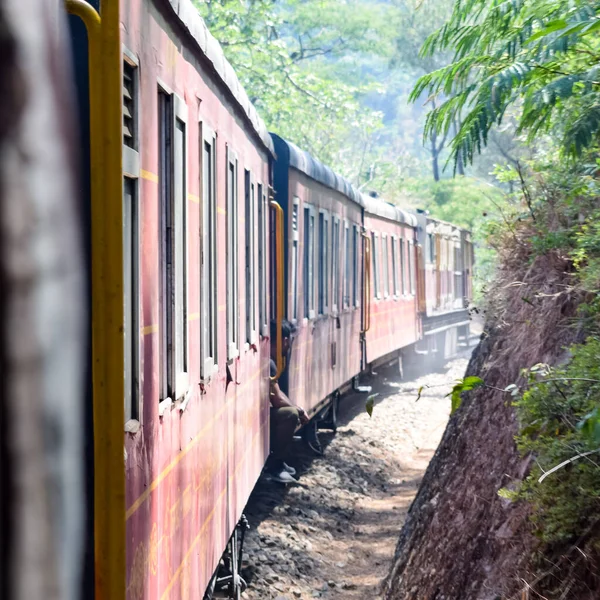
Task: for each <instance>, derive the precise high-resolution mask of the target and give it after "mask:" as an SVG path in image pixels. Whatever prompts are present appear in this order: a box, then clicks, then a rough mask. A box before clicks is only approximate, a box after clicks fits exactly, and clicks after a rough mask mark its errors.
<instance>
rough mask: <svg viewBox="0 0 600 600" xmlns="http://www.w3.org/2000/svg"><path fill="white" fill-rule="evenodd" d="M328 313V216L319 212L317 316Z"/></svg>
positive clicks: (322, 211)
mask: <svg viewBox="0 0 600 600" xmlns="http://www.w3.org/2000/svg"><path fill="white" fill-rule="evenodd" d="M328 312H329V215H328V214H327V212H326V211H324V210H320V211H319V314H320V315H326V314H327V313H328Z"/></svg>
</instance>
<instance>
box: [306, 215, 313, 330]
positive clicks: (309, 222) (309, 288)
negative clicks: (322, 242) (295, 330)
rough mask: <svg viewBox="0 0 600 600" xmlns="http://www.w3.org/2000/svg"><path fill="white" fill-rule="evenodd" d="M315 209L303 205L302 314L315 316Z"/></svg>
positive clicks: (308, 316) (310, 317)
mask: <svg viewBox="0 0 600 600" xmlns="http://www.w3.org/2000/svg"><path fill="white" fill-rule="evenodd" d="M314 265H315V211H314V208H313V207H312V206H306V205H305V206H304V276H303V279H304V316H305V317H306V318H308V319H313V318H314V316H315V280H314Z"/></svg>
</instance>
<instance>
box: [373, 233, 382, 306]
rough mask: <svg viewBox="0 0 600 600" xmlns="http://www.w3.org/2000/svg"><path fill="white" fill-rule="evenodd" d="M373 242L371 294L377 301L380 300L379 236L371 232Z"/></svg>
mask: <svg viewBox="0 0 600 600" xmlns="http://www.w3.org/2000/svg"><path fill="white" fill-rule="evenodd" d="M371 239H372V241H373V259H372V263H373V292H374V296H375V298H376V299H377V300H381V277H380V272H379V234H378V233H375V232H374V231H373V232H371Z"/></svg>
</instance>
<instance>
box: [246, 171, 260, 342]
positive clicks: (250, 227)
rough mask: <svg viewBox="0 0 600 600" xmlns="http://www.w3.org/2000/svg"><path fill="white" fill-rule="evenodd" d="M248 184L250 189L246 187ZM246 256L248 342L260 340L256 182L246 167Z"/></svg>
mask: <svg viewBox="0 0 600 600" xmlns="http://www.w3.org/2000/svg"><path fill="white" fill-rule="evenodd" d="M246 185H248V189H246ZM244 219H245V225H246V227H245V233H244V244H245V247H244V250H245V252H244V258H245V261H244V262H245V271H244V272H245V276H246V285H245V290H246V302H245V304H246V343H247V344H249V345H251V346H252V345H254V344H256V342H257V341H258V330H257V325H256V323H257V318H256V291H257V290H256V264H255V263H256V184H255V182H254V177H253V176H252V171H250V169H244Z"/></svg>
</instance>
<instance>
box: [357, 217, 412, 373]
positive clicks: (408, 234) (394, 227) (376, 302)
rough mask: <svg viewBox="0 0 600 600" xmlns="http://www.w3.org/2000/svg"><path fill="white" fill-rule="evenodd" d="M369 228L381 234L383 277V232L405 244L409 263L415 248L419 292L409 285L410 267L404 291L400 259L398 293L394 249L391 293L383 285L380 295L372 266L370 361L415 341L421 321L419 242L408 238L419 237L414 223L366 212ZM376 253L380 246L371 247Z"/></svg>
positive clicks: (382, 271) (368, 358) (379, 256)
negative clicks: (416, 235)
mask: <svg viewBox="0 0 600 600" xmlns="http://www.w3.org/2000/svg"><path fill="white" fill-rule="evenodd" d="M365 231H366V234H367V235H368V236H369V238H371V234H372V233H376V234H378V235H379V248H378V260H379V265H380V273H379V276H380V278H383V276H384V270H383V268H382V265H383V259H384V253H383V244H382V243H381V240H382V236H383V235H387V236H388V237H387V240H388V244H389V238H390V237H391V236H395V237H396V238H397V239H398V242H400V240H401V241H402V243H403V244H404V253H405V255H406V265H408V264H409V262H408V254H407V253H408V252H409V248H410V249H411V250H410V251H411V252H413V265H415V266H414V274H415V280H414V289H415V293H414V294H413V293H411V290H410V289H409V275H408V269H406V270H405V273H404V278H405V283H404V287H405V289H406V290H407V293H405V294H402V285H401V276H402V269H401V265H400V260H397V261H396V276H397V278H398V288H399V293H398V295H395V294H394V286H393V273H392V265H393V261H392V258H391V253H390V254H389V261H388V289H389V295H388V296H387V297H385V295H384V293H383V289H384V286H383V284H381V285H380V287H381V290H382V292H381V294H380V297H377V290H376V289H375V270H374V268H373V266H372V267H371V327H370V329H369V331H367V333H366V346H367V350H366V351H367V358H366V362H367V363H372V362H373V361H375V360H377V359H378V358H381V357H382V356H386V355H387V354H390V353H391V352H394V351H396V350H398V349H400V348H404V347H406V346H409V345H411V344H414V343H415V342H416V341H417V340H418V339H419V336H420V327H419V325H420V321H419V319H418V315H417V296H416V292H417V282H416V273H417V268H416V265H417V256H416V251H415V248H416V245H415V244H412V245H411V246H409V245H408V243H407V241H408V240H411V241H413V242H414V240H415V231H414V229H413V228H412V227H410V226H409V225H406V224H402V223H399V222H397V221H392V220H389V219H384V218H382V217H379V216H376V215H372V214H369V213H365ZM371 253H372V256H373V257H374V256H375V253H376V248H374V247H372V248H371ZM397 256H400V252H399V251H398V250H397Z"/></svg>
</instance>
